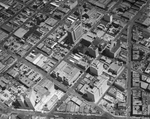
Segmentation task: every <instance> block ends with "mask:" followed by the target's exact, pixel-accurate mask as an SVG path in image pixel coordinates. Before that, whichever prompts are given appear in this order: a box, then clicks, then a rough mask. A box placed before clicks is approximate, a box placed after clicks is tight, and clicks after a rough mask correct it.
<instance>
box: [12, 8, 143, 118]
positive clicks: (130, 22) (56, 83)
mask: <svg viewBox="0 0 150 119" xmlns="http://www.w3.org/2000/svg"><path fill="white" fill-rule="evenodd" d="M77 7H78V6H77ZM77 7H76V8H75V9H77ZM75 9H73V10H72V11H71V12H69V13H68V14H67V15H66V16H65V17H64V18H63V20H61V21H60V22H59V23H58V24H57V25H56V26H55V27H54V28H53V29H52V30H51V31H50V32H49V33H48V34H47V35H46V36H44V37H43V38H42V39H41V40H40V41H39V43H41V42H42V41H43V40H44V39H45V38H46V37H47V36H48V35H49V34H50V33H52V32H53V31H54V30H55V29H56V28H57V27H58V26H59V25H60V24H61V23H63V22H64V20H65V19H66V18H67V17H68V16H69V15H70V14H72V13H73V11H74V10H75ZM143 9H144V7H143V8H142V9H141V10H140V11H142V10H143ZM107 13H108V12H107ZM138 17H139V14H137V15H135V16H134V17H133V18H132V19H131V20H130V21H129V23H128V24H127V25H126V26H125V27H124V28H123V29H122V30H121V32H120V33H119V34H118V35H117V36H116V39H117V37H119V36H120V35H121V33H122V32H123V30H124V29H126V28H127V26H128V25H130V24H132V23H133V21H134V20H135V19H137V18H138ZM25 23H26V22H25ZM39 43H38V44H39ZM38 44H36V45H35V46H34V47H32V49H30V50H29V51H28V52H27V53H26V55H25V56H27V54H29V53H30V51H32V50H33V49H34V48H35V47H36V46H37V45H38ZM10 54H12V55H13V56H15V57H16V58H17V59H18V61H22V62H24V63H25V64H27V65H29V66H31V67H32V68H34V69H36V70H38V71H39V72H40V73H41V74H43V75H44V76H46V77H47V78H48V79H50V80H52V81H53V82H54V83H55V85H57V86H59V87H60V88H61V89H63V90H64V91H66V92H69V93H71V94H73V95H75V96H77V97H78V98H79V99H81V100H84V99H83V98H82V97H81V95H79V94H78V93H76V92H75V91H74V89H72V88H67V87H65V86H64V85H63V84H61V83H60V82H58V81H57V80H55V79H53V78H52V77H50V76H49V74H47V73H45V72H44V71H41V70H39V69H38V68H37V67H36V66H34V65H33V64H31V63H30V62H27V61H26V60H24V59H23V58H24V57H25V56H24V57H22V58H20V57H17V56H16V55H14V54H13V53H10ZM128 82H129V81H128ZM86 103H87V104H90V105H93V106H97V105H96V104H94V103H90V102H86ZM99 109H100V110H101V111H102V112H104V111H103V110H102V109H101V108H100V107H99ZM15 113H25V112H20V111H16V112H15ZM26 113H27V114H29V112H28V111H27V112H26ZM31 114H35V115H38V112H37V113H35V112H32V113H31ZM40 115H42V114H41V113H40ZM48 115H51V113H49V114H48ZM109 115H110V114H109ZM99 119H100V118H99Z"/></svg>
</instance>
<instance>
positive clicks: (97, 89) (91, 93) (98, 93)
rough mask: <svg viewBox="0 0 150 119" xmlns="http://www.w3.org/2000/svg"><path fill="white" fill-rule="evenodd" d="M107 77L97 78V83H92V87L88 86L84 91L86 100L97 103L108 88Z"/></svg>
mask: <svg viewBox="0 0 150 119" xmlns="http://www.w3.org/2000/svg"><path fill="white" fill-rule="evenodd" d="M108 79H109V78H108V77H102V76H99V79H98V80H97V82H94V84H93V86H89V87H87V88H86V89H85V91H86V94H87V97H88V99H90V101H93V102H95V103H97V102H98V101H99V100H100V98H101V97H102V96H103V95H104V93H105V92H106V91H107V89H108V88H109V86H108V85H107V81H108Z"/></svg>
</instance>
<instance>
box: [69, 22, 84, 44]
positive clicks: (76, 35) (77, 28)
mask: <svg viewBox="0 0 150 119" xmlns="http://www.w3.org/2000/svg"><path fill="white" fill-rule="evenodd" d="M82 35H83V27H82V23H81V22H79V21H77V22H76V23H74V24H73V25H72V26H71V27H70V28H69V29H68V36H69V38H70V40H71V41H72V42H73V43H75V42H76V41H78V40H79V39H80V38H81V36H82Z"/></svg>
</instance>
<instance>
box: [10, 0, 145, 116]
mask: <svg viewBox="0 0 150 119" xmlns="http://www.w3.org/2000/svg"><path fill="white" fill-rule="evenodd" d="M79 2H81V3H82V1H80V0H79ZM120 2H121V1H119V2H118V3H117V4H116V5H115V6H114V7H116V6H117V5H118V4H119V3H120ZM114 7H113V8H114ZM77 8H78V6H76V7H75V8H74V9H73V10H72V11H70V12H69V13H68V14H67V15H66V16H65V17H64V18H63V19H62V20H61V21H60V22H59V23H58V24H56V25H55V26H54V28H53V29H52V30H51V31H50V32H49V33H48V34H47V35H46V36H44V37H43V38H42V39H41V40H40V41H39V43H41V42H42V41H43V40H44V39H45V38H46V37H47V36H48V35H49V34H50V33H52V32H53V31H54V30H55V29H56V28H57V27H58V26H59V25H60V24H62V23H63V22H64V20H65V19H66V18H67V17H68V16H69V15H70V14H72V13H73V11H74V10H75V9H77ZM113 8H112V9H113ZM144 8H145V6H144V7H143V8H142V9H141V10H140V12H141V11H143V10H144ZM109 12H111V10H110V11H108V12H106V13H109ZM140 12H139V13H138V14H137V15H135V16H134V17H133V18H132V19H131V20H130V21H129V22H128V23H127V25H126V26H125V27H124V28H123V29H122V30H121V31H120V33H119V34H118V35H117V36H116V39H117V38H118V37H119V36H120V35H121V34H122V32H123V31H124V30H125V29H126V28H127V27H128V26H129V31H128V35H129V38H128V44H129V47H128V53H129V58H128V66H131V65H130V63H131V47H130V45H131V43H130V41H131V40H130V38H131V26H130V25H132V24H133V22H134V21H135V19H137V18H138V17H139V15H140ZM18 14H19V12H18ZM35 14H36V12H35ZM35 14H34V15H35ZM30 19H31V18H30ZM30 19H28V20H27V21H26V22H28V21H29V20H30ZM26 22H25V23H26ZM25 23H24V24H25ZM24 24H22V25H21V26H23V25H24ZM93 27H94V26H93ZM14 32H15V31H14ZM14 32H13V33H14ZM13 33H12V34H13ZM10 35H11V34H10ZM39 43H37V44H36V45H35V46H34V47H32V48H31V49H30V50H29V51H28V52H27V53H26V55H25V56H24V57H26V56H27V55H28V54H29V53H30V51H32V50H33V49H34V48H35V47H36V46H37V45H38V44H39ZM9 53H10V54H12V55H13V56H14V57H16V58H17V59H18V61H21V62H24V63H25V64H27V65H29V66H31V68H33V69H35V70H37V71H39V72H40V73H41V74H43V75H44V76H46V77H47V78H48V79H50V80H52V81H53V82H54V83H55V85H57V86H58V87H60V88H61V89H62V90H64V91H66V92H67V93H68V94H73V95H74V96H77V97H78V98H79V99H80V100H83V101H85V100H84V99H83V98H82V96H81V95H79V94H78V93H76V92H75V91H74V89H73V88H67V87H65V86H64V85H63V84H61V83H60V82H58V81H57V80H55V79H53V78H52V77H51V76H50V75H49V74H47V73H45V72H44V71H42V70H40V69H38V68H37V67H36V66H35V65H33V64H32V63H30V62H28V61H26V60H25V59H24V57H22V58H20V57H18V56H16V55H14V54H13V53H11V52H9ZM67 56H68V55H66V56H65V58H64V59H66V58H67ZM57 65H59V63H58V64H57ZM57 65H56V66H57ZM56 66H55V67H56ZM128 66H127V67H128ZM55 67H54V68H55ZM120 75H121V74H120ZM130 75H131V68H130V67H128V77H131V76H130ZM127 84H128V85H127V87H129V88H128V107H130V105H131V100H130V99H131V98H130V96H131V88H130V87H131V78H128V82H127ZM85 103H87V104H89V105H91V106H93V107H95V106H96V107H98V106H97V104H94V103H92V102H87V101H85ZM98 108H99V110H101V111H102V115H103V114H104V115H107V116H106V117H108V119H111V118H112V119H114V118H113V116H112V115H111V114H107V113H106V112H105V111H103V109H101V108H100V107H98ZM9 111H10V112H11V113H17V114H20V113H22V114H27V115H29V114H31V115H41V116H53V114H51V113H48V114H47V113H41V112H36V111H34V112H33V111H25V110H24V111H23V110H14V109H10V110H9ZM128 112H130V108H129V109H128ZM58 115H60V116H66V115H70V116H73V117H77V118H97V119H107V118H100V116H96V115H95V116H91V115H88V116H87V117H85V115H80V114H79V115H72V114H63V113H60V114H58ZM129 116H130V115H128V117H127V119H129ZM115 118H116V119H124V118H125V117H115Z"/></svg>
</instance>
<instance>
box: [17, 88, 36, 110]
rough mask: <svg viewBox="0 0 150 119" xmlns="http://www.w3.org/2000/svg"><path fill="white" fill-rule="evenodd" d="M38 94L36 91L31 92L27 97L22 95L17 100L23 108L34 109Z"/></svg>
mask: <svg viewBox="0 0 150 119" xmlns="http://www.w3.org/2000/svg"><path fill="white" fill-rule="evenodd" d="M36 99H37V97H36V94H35V91H34V90H31V91H30V92H28V93H27V94H26V95H20V96H19V97H18V98H17V101H18V102H19V104H20V106H21V108H27V109H34V107H35V104H36Z"/></svg>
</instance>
